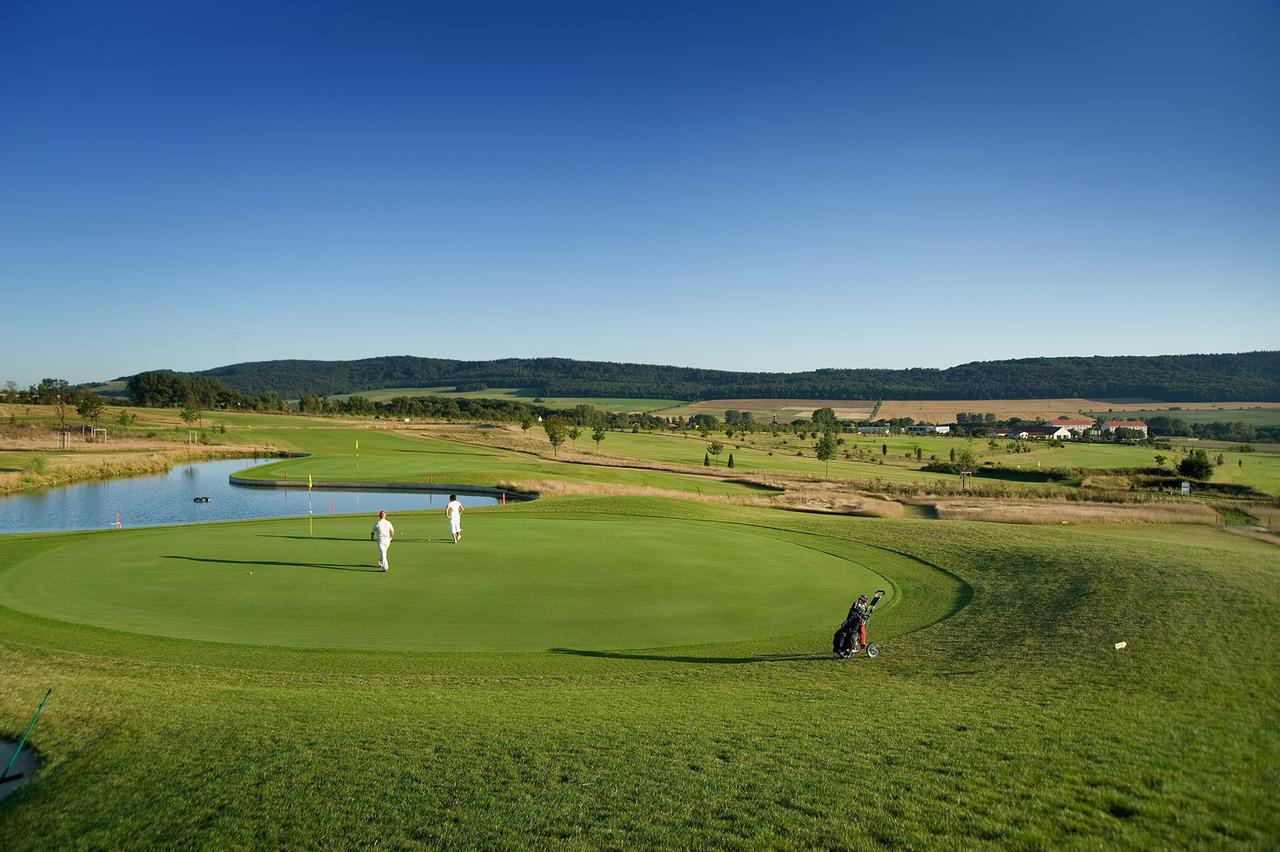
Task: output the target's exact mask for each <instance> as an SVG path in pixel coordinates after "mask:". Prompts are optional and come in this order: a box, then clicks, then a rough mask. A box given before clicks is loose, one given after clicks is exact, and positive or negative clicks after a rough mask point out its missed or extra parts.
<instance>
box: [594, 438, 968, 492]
mask: <svg viewBox="0 0 1280 852" xmlns="http://www.w3.org/2000/svg"><path fill="white" fill-rule="evenodd" d="M845 439H846V443H845V445H844V446H842V447H840V450H841V451H843V450H844V449H845V448H852V447H855V446H860V447H865V448H868V449H871V448H874V449H875V456H874V458H873V459H872V460H870V461H850V460H846V459H844V458H843V457H839V458H836V459H833V460H832V461H831V464H830V468H829V473H828V466H827V465H826V464H824V463H823V462H820V461H818V459H817V457H816V456H815V455H814V441H813V439H807V440H804V441H801V440H800V439H798V438H797V437H796V436H794V435H782V436H779V437H776V438H775V437H774V436H772V435H769V434H767V433H757V434H756V435H753V436H750V437H746V438H742V437H738V438H728V437H726V436H725V435H724V433H723V432H722V433H719V434H713V435H711V436H710V437H709V438H708V439H706V440H703V439H702V437H701V436H700V435H699V434H698V433H697V432H679V433H674V434H665V433H657V432H654V433H645V432H638V433H636V432H608V433H606V437H605V440H604V441H603V442H601V445H600V447H599V451H600V453H601V454H602V455H607V456H616V457H621V458H632V459H642V460H645V461H655V462H664V463H670V464H687V465H695V466H696V465H701V464H702V462H703V455H704V454H706V453H707V448H708V446H709V444H710V443H711V441H719V442H720V443H721V444H723V445H724V450H723V451H722V452H721V453H720V455H719V456H717V457H715V458H714V459H712V463H713V465H714V468H715V469H716V470H718V471H720V472H722V473H729V472H730V471H729V470H728V469H727V468H726V465H727V464H728V460H729V454H730V453H733V460H734V469H733V471H732V473H736V474H738V475H744V474H750V475H763V476H768V475H770V474H777V475H800V476H820V477H829V478H831V479H844V480H860V481H865V480H871V479H883V480H886V481H890V482H939V481H956V482H958V481H959V478H958V477H955V476H952V475H950V474H945V473H930V472H927V471H923V470H920V467H921V466H922V462H918V461H915V460H914V458H913V459H911V460H907V459H904V458H903V457H902V453H903V452H906V451H907V450H908V449H910V446H911V443H912V442H909V441H908V442H906V443H905V444H903V443H902V442H900V441H898V440H897V439H895V440H894V441H893V443H892V444H891V446H892V448H893V449H892V450H891V453H892V456H883V457H882V456H881V455H880V453H879V447H880V442H879V441H869V440H866V439H863V440H861V441H858V440H855V439H854V438H853V436H848V435H847V436H845ZM900 445H901V446H902V447H903V449H902V452H898V447H899V446H900ZM948 446H956V445H955V444H954V443H953V444H949V445H948ZM576 447H577V448H578V449H580V450H583V451H585V452H588V453H590V452H594V451H595V449H596V447H595V445H594V444H593V443H591V441H590V433H586V434H584V435H583V437H581V438H579V439H578V441H577V444H576ZM797 451H800V452H801V453H803V455H800V456H797V455H796V452H797ZM927 457H928V456H927V454H926V458H927ZM881 458H883V460H884V463H883V464H880V463H879V462H878V461H877V460H879V459H881Z"/></svg>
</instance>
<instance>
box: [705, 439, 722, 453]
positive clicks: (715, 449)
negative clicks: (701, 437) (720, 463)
mask: <svg viewBox="0 0 1280 852" xmlns="http://www.w3.org/2000/svg"><path fill="white" fill-rule="evenodd" d="M707 452H709V453H711V455H713V456H719V455H720V454H721V453H722V452H724V444H722V443H720V442H719V441H712V442H711V443H710V444H707Z"/></svg>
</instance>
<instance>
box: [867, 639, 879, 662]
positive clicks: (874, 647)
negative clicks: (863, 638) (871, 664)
mask: <svg viewBox="0 0 1280 852" xmlns="http://www.w3.org/2000/svg"><path fill="white" fill-rule="evenodd" d="M867 656H868V657H870V658H871V659H873V660H874V659H875V658H876V657H878V656H880V643H879V642H872V643H871V644H870V645H868V646H867Z"/></svg>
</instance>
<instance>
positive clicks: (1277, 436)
mask: <svg viewBox="0 0 1280 852" xmlns="http://www.w3.org/2000/svg"><path fill="white" fill-rule="evenodd" d="M1147 429H1148V430H1150V432H1151V434H1152V435H1160V436H1163V437H1170V438H1201V439H1203V440H1207V441H1238V442H1240V443H1244V444H1247V443H1249V442H1251V441H1263V442H1267V443H1280V426H1254V425H1253V424H1251V423H1244V422H1241V421H1239V420H1237V421H1234V422H1225V421H1214V422H1212V423H1188V422H1187V421H1186V420H1183V419H1182V418H1181V417H1166V416H1164V415H1160V416H1157V417H1151V418H1148V420H1147Z"/></svg>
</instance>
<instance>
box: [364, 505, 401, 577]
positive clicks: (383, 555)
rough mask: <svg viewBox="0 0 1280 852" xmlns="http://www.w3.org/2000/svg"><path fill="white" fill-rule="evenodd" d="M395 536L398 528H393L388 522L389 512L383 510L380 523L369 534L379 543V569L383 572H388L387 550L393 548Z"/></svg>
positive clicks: (379, 518) (379, 517) (380, 514)
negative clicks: (392, 542) (392, 541)
mask: <svg viewBox="0 0 1280 852" xmlns="http://www.w3.org/2000/svg"><path fill="white" fill-rule="evenodd" d="M395 535H396V528H395V527H393V526H391V522H390V521H388V520H387V511H386V509H383V510H382V511H381V512H378V522H377V523H376V524H374V525H373V531H372V532H370V533H369V538H370V539H372V540H373V541H376V542H377V543H378V567H379V568H381V569H382V570H383V571H385V570H387V567H388V566H387V548H388V547H390V546H391V539H393V538H395Z"/></svg>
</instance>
